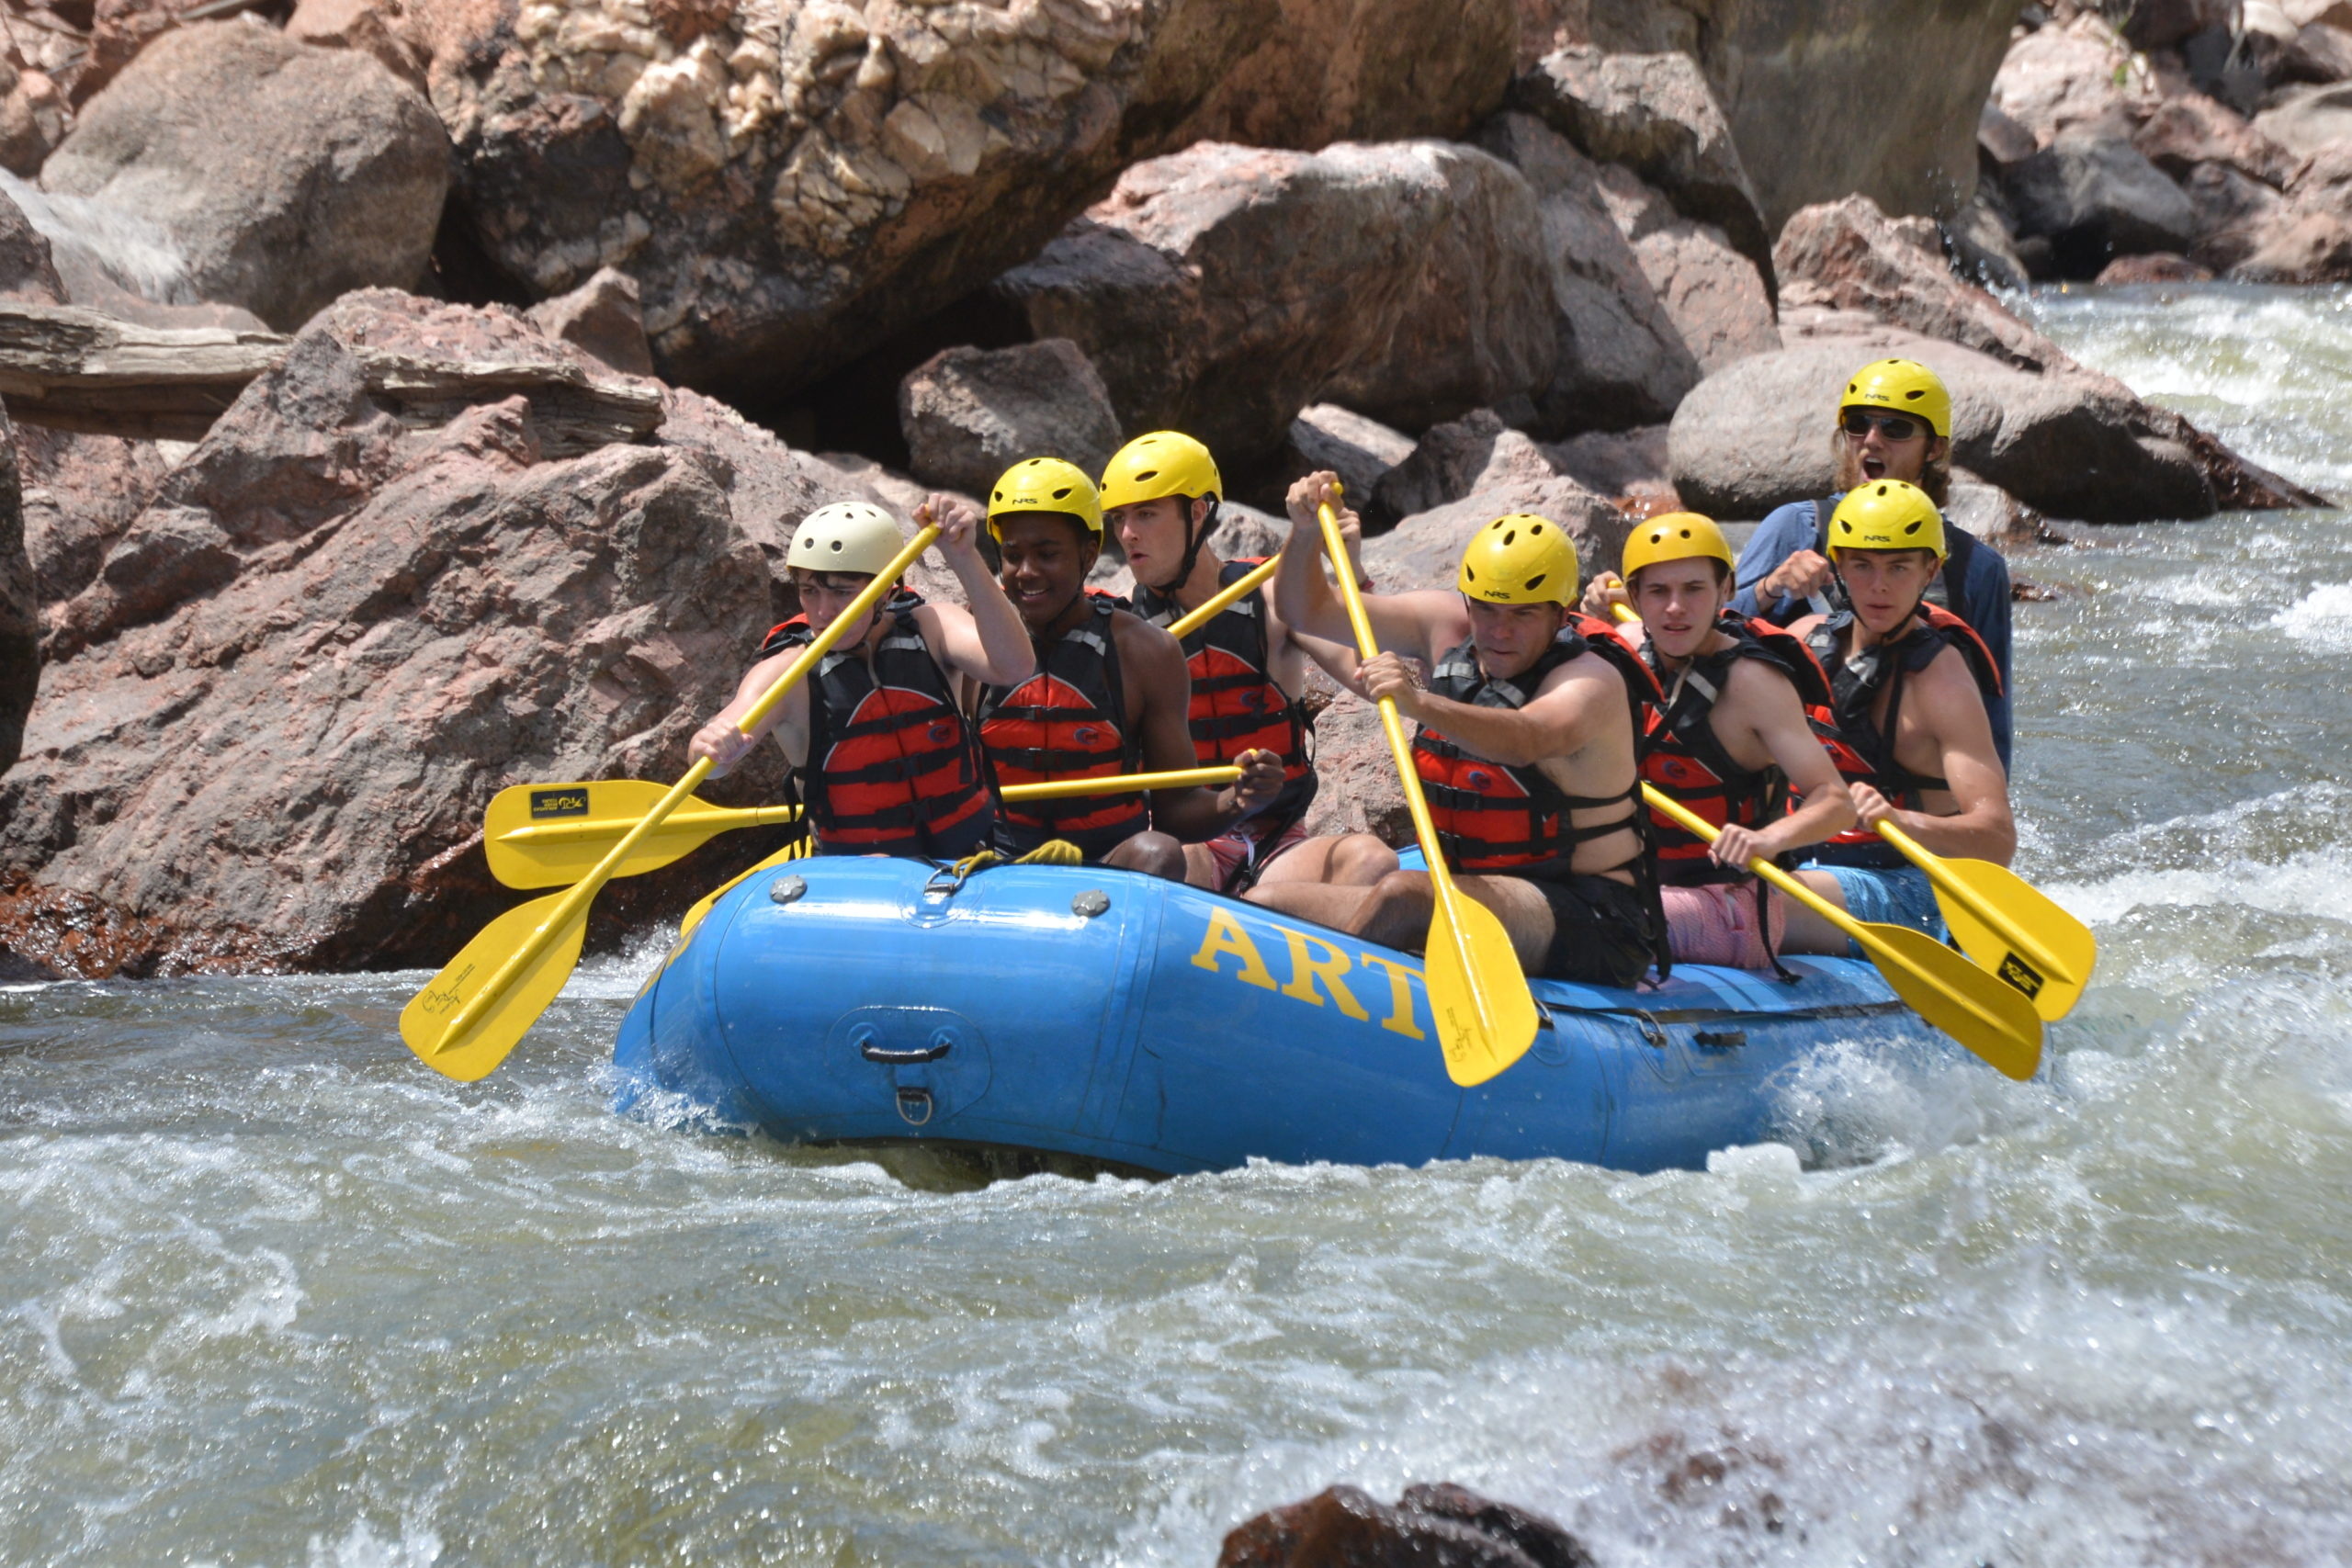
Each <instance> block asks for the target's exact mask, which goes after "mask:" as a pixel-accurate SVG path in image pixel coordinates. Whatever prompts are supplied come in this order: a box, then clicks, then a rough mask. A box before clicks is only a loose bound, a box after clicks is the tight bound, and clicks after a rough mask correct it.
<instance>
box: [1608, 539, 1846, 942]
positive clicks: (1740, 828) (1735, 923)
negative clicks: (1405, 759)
mask: <svg viewBox="0 0 2352 1568" xmlns="http://www.w3.org/2000/svg"><path fill="white" fill-rule="evenodd" d="M1624 569H1625V575H1624V577H1623V586H1624V588H1625V591H1626V592H1629V593H1630V594H1631V595H1632V597H1633V604H1634V612H1635V614H1636V615H1637V616H1638V617H1639V618H1638V619H1637V620H1635V621H1634V622H1630V623H1628V624H1627V625H1626V626H1625V628H1624V631H1625V635H1626V636H1627V637H1633V638H1635V639H1636V640H1637V641H1639V643H1640V644H1641V647H1642V652H1643V656H1644V657H1645V659H1647V660H1649V665H1650V669H1651V671H1653V672H1654V673H1655V674H1656V675H1657V679H1658V684H1659V686H1660V688H1661V694H1660V696H1659V697H1657V698H1656V699H1653V700H1652V701H1650V702H1649V703H1648V704H1647V705H1646V706H1645V713H1644V724H1643V730H1642V739H1641V747H1640V751H1641V762H1642V777H1643V778H1644V780H1645V781H1646V782H1647V783H1648V784H1649V785H1650V786H1651V787H1652V788H1653V789H1656V790H1657V791H1658V793H1660V794H1661V795H1668V796H1671V797H1672V798H1673V799H1675V800H1677V801H1679V802H1680V803H1681V804H1682V805H1683V806H1684V807H1688V808H1689V809H1690V810H1691V811H1693V812H1695V813H1696V814H1697V815H1699V816H1700V817H1702V818H1705V819H1706V820H1707V821H1709V822H1711V823H1713V824H1714V826H1715V827H1717V828H1719V829H1722V833H1721V836H1720V837H1718V838H1717V839H1716V840H1715V841H1714V843H1713V846H1710V845H1708V844H1707V843H1705V842H1704V841H1703V840H1701V839H1700V838H1699V837H1698V836H1697V835H1696V834H1694V833H1691V831H1689V830H1688V829H1684V828H1682V827H1679V826H1678V825H1677V824H1676V823H1674V822H1673V821H1671V820H1670V819H1668V818H1667V817H1666V816H1664V815H1663V814H1659V815H1657V816H1656V817H1654V818H1653V819H1652V821H1651V824H1650V828H1651V831H1652V833H1653V834H1654V835H1655V837H1656V840H1657V860H1658V881H1659V883H1660V884H1661V885H1662V886H1661V888H1660V894H1659V896H1660V897H1661V899H1662V900H1663V901H1664V903H1665V905H1666V922H1667V932H1668V936H1669V937H1670V938H1671V939H1672V942H1673V944H1674V956H1675V957H1676V958H1677V959H1679V960H1682V961H1685V962H1688V963H1692V964H1730V965H1733V966H1734V967H1736V968H1743V969H1764V968H1769V967H1771V966H1772V965H1773V964H1774V963H1775V962H1776V960H1775V958H1774V954H1775V953H1778V952H1779V951H1780V950H1781V945H1782V942H1783V933H1784V930H1785V927H1786V925H1787V922H1788V921H1789V920H1790V919H1796V920H1798V921H1800V922H1813V923H1814V924H1815V925H1819V924H1820V922H1819V921H1818V919H1817V918H1816V917H1814V916H1812V915H1809V914H1807V913H1806V912H1805V911H1804V910H1803V909H1792V908H1790V907H1789V905H1788V904H1787V903H1786V902H1785V901H1784V900H1782V899H1780V898H1776V897H1771V896H1770V891H1769V890H1768V889H1767V888H1765V887H1764V886H1762V885H1761V884H1760V883H1758V881H1757V879H1756V878H1755V877H1754V876H1753V875H1751V874H1748V873H1747V871H1746V870H1745V869H1744V868H1745V867H1746V866H1747V863H1748V862H1749V861H1750V860H1753V859H1755V858H1756V857H1757V856H1758V855H1761V856H1762V857H1764V858H1765V859H1767V860H1773V861H1777V860H1779V859H1780V858H1781V856H1782V855H1784V854H1786V853H1788V852H1791V851H1792V850H1796V849H1800V848H1802V847H1804V846H1805V845H1808V844H1815V843H1819V842H1820V841H1821V840H1824V839H1826V838H1828V837H1829V836H1830V835H1831V834H1832V833H1836V832H1838V831H1839V830H1840V829H1846V828H1850V827H1851V826H1853V824H1854V807H1853V803H1852V801H1851V800H1849V798H1848V796H1847V793H1846V787H1845V784H1844V782H1843V781H1842V780H1841V779H1839V778H1838V770H1837V768H1836V767H1835V766H1834V765H1833V764H1832V763H1831V762H1830V761H1829V753H1828V752H1827V751H1826V750H1823V749H1822V745H1821V741H1820V739H1818V738H1817V737H1815V734H1814V732H1813V729H1812V728H1811V726H1810V725H1808V724H1807V723H1806V721H1805V709H1804V701H1802V700H1800V696H1799V694H1800V692H1803V693H1804V695H1805V696H1806V697H1808V698H1810V699H1811V700H1813V701H1814V702H1816V703H1826V702H1827V701H1828V700H1829V694H1828V690H1827V687H1826V683H1825V682H1824V681H1823V679H1822V675H1821V671H1820V670H1819V669H1818V667H1816V666H1815V663H1814V661H1813V656H1812V654H1811V653H1809V652H1807V651H1806V649H1805V648H1804V644H1803V643H1801V642H1798V641H1797V640H1796V639H1795V638H1794V637H1792V636H1791V635H1790V634H1789V633H1787V632H1784V631H1782V630H1781V629H1780V628H1779V627H1778V626H1771V625H1770V624H1769V623H1765V622H1755V623H1750V622H1747V621H1745V620H1742V619H1741V618H1740V617H1739V616H1738V615H1733V614H1729V613H1727V610H1726V606H1727V605H1728V604H1729V603H1730V600H1731V584H1732V553H1731V546H1730V545H1729V543H1727V542H1726V541H1725V540H1724V535H1723V530H1722V529H1720V528H1718V527H1716V526H1715V525H1714V524H1713V522H1712V521H1711V520H1709V519H1707V518H1704V517H1702V516H1700V515H1699V514H1698V513H1693V512H1673V513H1667V514H1665V515H1664V516H1660V517H1653V518H1651V519H1650V520H1649V521H1647V522H1645V523H1640V524H1636V525H1634V531H1633V534H1632V536H1630V537H1629V538H1627V540H1626V541H1625V558H1624ZM1618 581H1620V580H1619V579H1617V578H1616V577H1615V576H1614V575H1613V574H1611V573H1603V574H1602V577H1601V579H1600V581H1597V582H1596V583H1595V584H1594V588H1595V589H1596V590H1598V589H1600V588H1603V587H1605V586H1614V585H1615V584H1617V583H1618ZM1592 597H1593V595H1592V594H1591V593H1590V592H1588V594H1587V595H1586V600H1587V603H1588V604H1589V603H1590V602H1591V601H1592ZM1792 793H1793V794H1794V795H1795V796H1796V797H1797V798H1798V799H1799V800H1800V801H1802V802H1803V804H1802V805H1801V806H1800V807H1798V808H1797V809H1796V810H1794V811H1790V810H1787V809H1785V807H1786V805H1787V801H1788V796H1789V795H1790V794H1792ZM1807 929H1810V928H1807ZM1821 930H1822V931H1826V930H1827V928H1826V925H1821ZM1800 934H1801V935H1802V934H1803V932H1801V933H1800ZM1818 948H1819V932H1815V933H1814V944H1813V948H1812V950H1813V951H1818Z"/></svg>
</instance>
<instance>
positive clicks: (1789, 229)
mask: <svg viewBox="0 0 2352 1568" xmlns="http://www.w3.org/2000/svg"><path fill="white" fill-rule="evenodd" d="M1773 254H1774V255H1775V257H1776V258H1777V260H1778V261H1779V264H1780V268H1781V288H1782V293H1781V299H1782V303H1783V305H1784V306H1785V307H1786V308H1788V309H1790V310H1795V309H1797V308H1799V307H1801V306H1821V307H1826V308H1828V309H1831V310H1860V311H1866V312H1868V313H1869V314H1871V315H1872V316H1875V317H1876V318H1877V319H1879V320H1880V321H1887V322H1890V323H1893V324H1894V325H1898V326H1902V327H1906V328H1908V329H1910V330H1911V331H1913V332H1915V333H1921V334H1922V335H1924V336H1928V337H1937V338H1943V339H1946V340H1948V341H1950V342H1952V343H1957V344H1965V345H1966V346H1968V347H1970V348H1973V349H1977V350H1980V351H1982V352H1984V353H1986V354H1990V355H1995V356H1996V357H1997V358H2000V359H2004V360H2007V362H2008V363H2010V364H2012V365H2022V366H2025V367H2029V368H2031V369H2046V368H2049V367H2053V366H2057V367H2068V366H2072V365H2073V364H2074V361H2073V360H2072V359H2071V358H2069V357H2068V356H2067V355H2066V353H2065V351H2064V350H2063V349H2061V348H2060V347H2059V346H2058V345H2057V344H2054V343H2052V342H2051V341H2050V340H2049V339H2048V338H2046V337H2044V336H2042V335H2041V333H2038V332H2035V331H2034V330H2033V329H2032V328H2031V327H2029V326H2027V325H2026V324H2025V323H2024V322H2023V321H2019V320H2018V318H2017V317H2016V315H2014V314H2013V313H2011V311H2010V310H2009V309H2008V307H2007V306H2006V305H2003V304H2002V303H2001V302H2000V301H1999V300H1997V299H1994V298H1993V297H1992V296H1991V295H1990V294H1988V293H1986V292H1985V290H1984V289H1982V288H1977V287H1976V286H1975V285H1974V284H1973V283H1968V282H1964V281H1962V279H1961V278H1958V277H1955V276H1952V271H1951V267H1950V266H1949V265H1946V263H1945V260H1944V254H1943V247H1942V244H1941V243H1940V239H1939V234H1938V232H1937V230H1936V227H1935V225H1934V224H1932V223H1930V222H1928V220H1926V219H1924V218H1902V219H1891V218H1889V217H1887V216H1886V215H1885V214H1884V213H1883V212H1881V211H1880V210H1879V209H1878V208H1877V207H1876V206H1875V205H1874V204H1873V203H1872V202H1871V198H1870V197H1866V196H1853V197H1847V198H1846V199H1845V200H1843V201H1837V202H1826V203H1824V204H1823V205H1821V206H1819V207H1808V208H1806V209H1804V211H1802V212H1800V213H1798V214H1797V215H1796V216H1795V217H1793V218H1792V219H1790V220H1789V221H1788V224H1787V225H1786V227H1784V228H1782V229H1781V239H1780V243H1779V244H1778V245H1777V246H1775V247H1774V252H1773Z"/></svg>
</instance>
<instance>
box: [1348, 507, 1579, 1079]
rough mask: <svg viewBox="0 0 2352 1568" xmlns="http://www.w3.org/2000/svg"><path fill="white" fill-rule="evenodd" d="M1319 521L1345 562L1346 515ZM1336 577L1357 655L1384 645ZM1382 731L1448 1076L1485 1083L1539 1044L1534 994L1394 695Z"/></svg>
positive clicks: (1355, 596)
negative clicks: (1413, 868)
mask: <svg viewBox="0 0 2352 1568" xmlns="http://www.w3.org/2000/svg"><path fill="white" fill-rule="evenodd" d="M1317 514H1318V516H1319V517H1320V519H1321V521H1322V524H1323V547H1324V548H1325V549H1327V550H1329V552H1330V555H1331V558H1332V559H1333V560H1334V561H1339V562H1342V563H1344V562H1345V561H1346V560H1347V558H1348V552H1347V546H1346V542H1345V541H1344V540H1342V539H1341V538H1340V520H1339V519H1338V518H1337V517H1334V516H1333V515H1332V514H1331V509H1330V508H1329V506H1323V507H1319V508H1317ZM1333 575H1334V576H1336V577H1337V578H1338V579H1339V582H1340V603H1341V604H1345V605H1346V606H1347V608H1348V625H1349V626H1350V627H1351V628H1352V629H1353V630H1354V632H1355V637H1356V651H1357V653H1359V654H1361V655H1362V656H1363V657H1364V658H1366V659H1370V658H1372V657H1373V656H1374V655H1375V654H1377V653H1378V652H1379V651H1380V646H1379V644H1378V643H1376V642H1375V641H1374V640H1373V635H1372V622H1371V621H1370V620H1369V619H1367V618H1366V617H1365V615H1364V613H1363V593H1362V592H1360V591H1358V589H1357V587H1356V579H1355V574H1354V573H1353V572H1351V571H1350V570H1347V568H1346V566H1345V565H1344V564H1343V565H1341V567H1340V570H1338V571H1337V572H1335V573H1334V574H1333ZM1380 727H1381V728H1382V729H1383V730H1385V732H1386V733H1387V736H1388V754H1389V756H1390V758H1391V759H1393V760H1394V761H1395V762H1396V764H1397V784H1399V785H1401V786H1402V787H1403V789H1404V792H1405V805H1406V807H1407V808H1408V810H1410V811H1411V812H1412V814H1413V831H1414V833H1415V834H1416V835H1417V836H1418V837H1419V840H1420V844H1421V858H1422V859H1424V860H1425V861H1427V862H1428V863H1429V876H1430V893H1431V894H1432V895H1434V904H1433V907H1432V908H1430V934H1429V940H1428V941H1427V942H1424V943H1423V944H1422V953H1423V954H1424V957H1423V969H1424V970H1425V972H1426V978H1427V981H1428V985H1429V993H1430V1016H1431V1017H1432V1018H1434V1019H1435V1020H1436V1022H1437V1032H1438V1043H1439V1045H1440V1047H1441V1048H1442V1050H1443V1051H1444V1053H1445V1071H1446V1076H1447V1077H1451V1078H1452V1079H1453V1081H1454V1082H1455V1083H1458V1084H1460V1085H1462V1086H1463V1087H1464V1089H1467V1088H1469V1087H1470V1086H1472V1085H1474V1084H1482V1083H1485V1082H1486V1081H1487V1079H1488V1078H1490V1077H1494V1076H1495V1075H1496V1074H1497V1073H1499V1072H1501V1071H1502V1070H1503V1069H1504V1068H1505V1067H1508V1066H1510V1065H1511V1064H1512V1063H1513V1062H1516V1061H1518V1060H1519V1059H1520V1057H1521V1055H1525V1053H1526V1051H1527V1048H1528V1047H1529V1046H1530V1045H1532V1044H1533V1043H1535V1025H1536V1017H1535V998H1534V996H1533V995H1532V994H1531V993H1530V992H1529V990H1528V988H1527V976H1526V975H1525V974H1524V973H1523V972H1522V971H1521V968H1520V966H1519V954H1518V953H1516V952H1514V951H1512V948H1511V945H1510V933H1509V932H1508V931H1504V930H1503V924H1502V922H1501V921H1500V920H1498V919H1496V918H1495V914H1494V911H1493V910H1491V909H1489V908H1487V907H1486V906H1485V905H1484V904H1481V903H1479V902H1478V901H1477V900H1476V899H1475V898H1465V897H1463V895H1462V890H1461V889H1460V888H1458V887H1456V886H1454V884H1453V873H1452V872H1451V871H1450V870H1448V869H1447V867H1446V863H1445V853H1444V849H1443V846H1442V845H1441V844H1440V843H1439V842H1438V838H1437V825H1436V824H1435V823H1434V822H1432V821H1431V820H1430V803H1429V801H1428V800H1427V799H1426V798H1424V797H1423V795H1422V794H1421V775H1420V774H1419V773H1417V772H1416V771H1415V770H1414V767H1413V748H1412V743H1411V742H1410V741H1408V739H1406V738H1405V721H1404V720H1403V719H1402V718H1400V717H1399V716H1397V702H1396V699H1395V698H1393V697H1383V698H1381V699H1380Z"/></svg>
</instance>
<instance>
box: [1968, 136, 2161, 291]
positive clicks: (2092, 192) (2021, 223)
mask: <svg viewBox="0 0 2352 1568" xmlns="http://www.w3.org/2000/svg"><path fill="white" fill-rule="evenodd" d="M2002 188H2003V191H2004V193H2005V194H2006V195H2007V197H2008V201H2009V208H2010V210H2012V211H2013V212H2015V213H2016V214H2017V219H2018V231H2019V232H2020V233H2025V234H2036V235H2041V236H2043V237H2045V238H2047V239H2048V240H2049V241H2050V244H2051V254H2052V258H2053V259H2054V261H2055V263H2056V265H2057V266H2058V268H2059V270H2060V272H2061V273H2062V274H2063V275H2064V276H2068V277H2086V278H2087V277H2095V276H2098V271H2099V269H2100V268H2101V267H2104V266H2105V265H2107V264H2108V263H2109V261H2111V260H2112V259H2114V258H2115V257H2116V256H2119V255H2134V254H2140V253H2143V252H2147V251H2185V250H2187V249H2188V246H2189V244H2190V243H2191V242H2192V241H2194V240H2195V239H2196V237H2197V215H2196V212H2195V210H2194V209H2191V208H2190V206H2189V203H2188V197H2187V196H2186V195H2184V194H2183V193H2182V191H2181V188H2180V187H2179V186H2177V185H2175V184H2173V182H2172V181H2171V180H2170V179H2169V178H2167V177H2166V176H2165V172H2164V171H2163V170H2162V169H2159V168H2157V167H2156V166H2155V164H2152V163H2150V162H2149V161H2148V159H2147V158H2146V157H2145V156H2144V155H2143V154H2142V153H2141V152H2139V151H2138V150H2137V149H2136V148H2134V147H2133V146H2132V145H2131V143H2130V142H2128V141H2120V140H2116V139H2111V138H2108V137H2103V136H2092V135H2086V134H2083V133H2080V132H2068V133H2067V134H2065V135H2063V136H2061V137H2059V138H2058V139H2057V140H2056V141H2052V143H2051V144H2050V145H2049V146H2047V147H2045V148H2043V149H2042V150H2041V152H2037V153H2035V154H2034V155H2033V156H2032V157H2030V158H2028V159H2027V160H2026V161H2025V162H2024V163H2022V164H2018V166H2017V167H2016V168H2014V169H2012V170H2010V171H2009V173H2008V175H2007V178H2006V179H2005V180H2004V181H2003V186H2002Z"/></svg>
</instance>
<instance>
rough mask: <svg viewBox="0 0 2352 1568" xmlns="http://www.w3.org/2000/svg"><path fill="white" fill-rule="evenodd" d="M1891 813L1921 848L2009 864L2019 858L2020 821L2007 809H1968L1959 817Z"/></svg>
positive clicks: (1962, 857)
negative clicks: (2012, 816) (2018, 825)
mask: <svg viewBox="0 0 2352 1568" xmlns="http://www.w3.org/2000/svg"><path fill="white" fill-rule="evenodd" d="M1888 815H1889V816H1890V817H1892V818H1894V825H1895V826H1896V827H1898V828H1900V829H1903V830H1904V831H1905V833H1908V834H1910V835H1911V837H1913V838H1915V839H1917V840H1919V844H1920V847H1921V848H1923V849H1927V850H1930V851H1932V852H1935V853H1937V854H1939V855H1943V856H1946V857H1947V858H1951V859H1958V860H1984V861H1991V862H1992V863H1994V864H1995V865H2007V864H2008V863H2009V862H2010V861H2012V860H2014V859H2015V858H2016V857H2017V852H2018V832H2017V823H2016V820H2015V819H2014V818H2011V817H2010V815H2009V814H2008V812H2007V810H2006V809H1997V808H1992V809H1984V810H1978V811H1964V812H1962V813H1961V814H1960V815H1959V816H1956V817H1930V816H1928V814H1927V813H1926V812H1924V811H1902V810H1897V811H1893V812H1890V813H1888Z"/></svg>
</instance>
